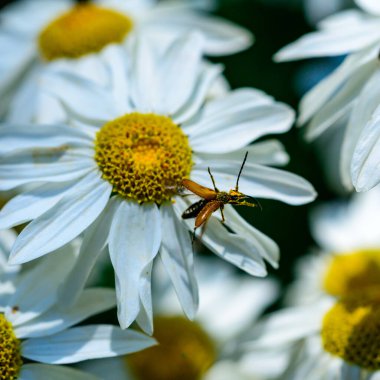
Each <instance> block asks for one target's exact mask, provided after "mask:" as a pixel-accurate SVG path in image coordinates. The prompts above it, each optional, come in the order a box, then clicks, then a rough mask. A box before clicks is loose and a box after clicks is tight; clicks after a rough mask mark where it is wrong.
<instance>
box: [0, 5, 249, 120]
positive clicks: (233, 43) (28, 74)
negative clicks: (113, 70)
mask: <svg viewBox="0 0 380 380" xmlns="http://www.w3.org/2000/svg"><path fill="white" fill-rule="evenodd" d="M210 3H211V2H210V1H208V0H205V1H186V0H183V1H181V0H178V1H176V0H174V1H160V2H158V1H156V0H94V1H90V2H86V3H84V2H83V3H79V4H77V3H76V2H75V1H73V0H54V1H51V0H33V1H30V0H20V1H18V2H17V3H15V4H12V5H9V6H7V7H6V8H5V9H4V10H2V12H1V14H0V20H1V27H0V55H1V56H2V59H1V63H0V96H1V99H2V102H1V105H0V114H2V115H3V114H4V113H7V118H8V119H10V120H12V121H25V120H27V121H30V120H31V119H33V120H36V121H37V122H38V121H40V120H41V119H42V120H44V118H46V117H47V116H46V115H45V109H49V108H52V107H54V108H55V109H57V110H58V109H59V107H58V105H57V104H56V103H55V102H54V101H53V100H52V99H51V98H49V97H46V96H43V95H42V94H39V93H38V86H37V83H38V78H39V75H40V74H41V72H43V71H44V70H45V69H46V67H48V66H50V65H53V66H54V65H55V64H58V65H60V64H65V65H67V66H69V67H70V68H71V69H72V70H74V71H81V72H86V73H87V75H93V77H94V78H97V79H98V80H101V79H100V78H99V76H100V73H99V66H101V64H102V59H101V51H102V50H103V49H104V48H105V47H107V46H110V45H112V44H118V45H121V46H126V45H127V44H128V43H129V41H130V40H131V39H133V38H134V37H135V36H136V35H142V34H143V35H149V36H154V37H155V38H156V41H157V45H158V46H162V45H166V44H168V43H170V41H172V40H173V39H174V38H176V37H177V36H178V35H180V34H182V33H186V32H189V31H194V30H197V31H199V32H200V33H201V34H202V35H203V37H204V39H205V45H204V49H205V50H204V52H205V53H206V54H208V55H216V56H217V55H225V54H231V53H236V52H238V51H241V50H244V49H246V48H247V47H249V46H250V45H251V43H252V40H253V38H252V35H251V34H250V32H248V31H247V30H245V29H243V28H241V27H239V26H237V25H234V24H233V23H231V22H229V21H227V20H223V19H220V18H217V17H215V16H209V15H205V14H204V13H203V12H202V10H203V11H204V10H207V9H209V8H210ZM26 20H28V22H26ZM100 69H101V67H100ZM9 103H10V104H9Z"/></svg>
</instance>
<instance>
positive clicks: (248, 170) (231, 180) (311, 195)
mask: <svg viewBox="0 0 380 380" xmlns="http://www.w3.org/2000/svg"><path fill="white" fill-rule="evenodd" d="M240 165H241V163H238V162H233V161H230V162H228V161H224V162H223V161H217V160H215V161H209V162H207V163H201V164H198V165H196V166H195V168H194V170H193V172H192V175H191V178H192V179H194V181H196V182H199V183H201V184H203V185H204V186H210V182H211V181H210V178H209V175H208V172H207V168H208V167H210V168H211V172H212V173H213V175H214V177H215V181H216V184H217V186H219V189H220V190H223V191H228V190H230V189H232V188H235V183H236V177H237V174H238V172H239V166H240ZM239 191H241V192H243V193H244V194H247V195H251V196H254V197H258V198H268V199H277V200H280V201H282V202H285V203H288V204H292V205H301V204H304V203H308V202H311V201H313V200H314V199H315V197H316V192H315V190H314V188H313V187H312V185H311V184H310V183H309V182H308V181H306V180H305V179H303V178H302V177H300V176H297V175H295V174H292V173H289V172H286V171H284V170H279V169H274V168H270V167H266V166H263V165H256V164H251V163H246V164H245V166H244V170H243V173H242V176H241V178H240V181H239Z"/></svg>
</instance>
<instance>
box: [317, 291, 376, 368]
mask: <svg viewBox="0 0 380 380" xmlns="http://www.w3.org/2000/svg"><path fill="white" fill-rule="evenodd" d="M322 341H323V347H324V349H325V350H326V351H327V352H329V353H331V354H332V355H335V356H339V357H340V358H342V359H343V360H345V361H346V362H348V363H351V364H355V365H357V366H359V367H361V368H365V369H368V370H379V369H380V288H379V287H376V288H371V289H367V291H365V292H363V294H356V295H354V296H350V297H345V298H343V299H341V300H340V301H339V302H337V303H336V304H335V305H334V306H333V307H332V308H331V309H330V311H329V312H328V313H327V314H326V315H325V317H324V320H323V326H322Z"/></svg>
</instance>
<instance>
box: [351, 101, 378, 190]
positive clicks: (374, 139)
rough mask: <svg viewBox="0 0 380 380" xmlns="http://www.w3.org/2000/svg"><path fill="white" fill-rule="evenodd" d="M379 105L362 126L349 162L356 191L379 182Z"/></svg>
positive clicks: (369, 187)
mask: <svg viewBox="0 0 380 380" xmlns="http://www.w3.org/2000/svg"><path fill="white" fill-rule="evenodd" d="M379 169H380V106H378V107H377V108H376V110H375V112H374V113H373V115H372V117H371V119H370V120H369V121H368V123H367V124H366V126H365V127H364V129H363V131H362V133H361V135H360V138H359V141H358V143H357V145H356V148H355V151H354V155H353V157H352V163H351V176H352V182H353V184H354V186H355V188H356V191H367V190H370V189H372V188H373V187H374V186H376V185H377V184H378V183H379V182H380V170H379Z"/></svg>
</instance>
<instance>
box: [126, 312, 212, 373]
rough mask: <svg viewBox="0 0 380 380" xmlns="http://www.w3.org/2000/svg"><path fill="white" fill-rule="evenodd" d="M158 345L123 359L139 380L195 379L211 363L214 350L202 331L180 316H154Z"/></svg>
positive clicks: (196, 325)
mask: <svg viewBox="0 0 380 380" xmlns="http://www.w3.org/2000/svg"><path fill="white" fill-rule="evenodd" d="M154 324H155V333H154V337H155V338H156V339H157V341H158V343H159V345H158V346H156V347H152V348H148V349H147V350H144V351H141V352H138V353H136V354H133V355H129V356H127V357H126V363H127V365H128V368H129V369H130V370H131V371H132V373H133V375H134V376H135V377H136V378H137V379H139V380H199V379H201V378H202V376H203V375H204V373H205V372H206V371H207V369H208V368H210V366H211V365H212V364H213V363H214V361H215V358H216V349H215V346H214V344H213V342H212V340H211V339H210V338H209V337H208V335H207V334H206V333H205V332H204V331H203V329H202V328H201V327H200V326H199V325H198V324H197V323H194V322H190V321H188V320H187V319H185V318H183V317H157V318H156V319H155V322H154Z"/></svg>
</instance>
